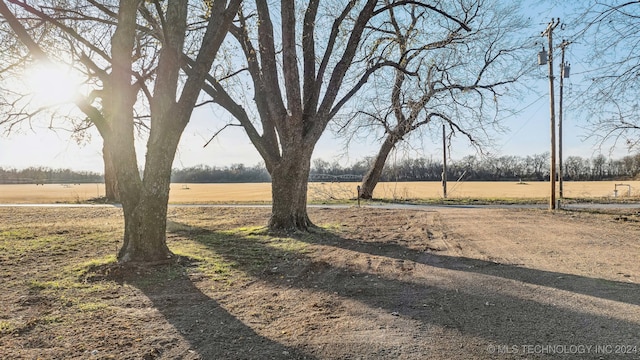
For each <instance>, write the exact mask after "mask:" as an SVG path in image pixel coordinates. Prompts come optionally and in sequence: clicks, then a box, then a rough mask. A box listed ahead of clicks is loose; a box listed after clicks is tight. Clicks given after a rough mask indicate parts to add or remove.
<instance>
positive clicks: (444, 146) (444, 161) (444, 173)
mask: <svg viewBox="0 0 640 360" xmlns="http://www.w3.org/2000/svg"><path fill="white" fill-rule="evenodd" d="M442 197H443V198H444V199H446V198H447V143H446V137H445V124H442Z"/></svg>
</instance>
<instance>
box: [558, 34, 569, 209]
mask: <svg viewBox="0 0 640 360" xmlns="http://www.w3.org/2000/svg"><path fill="white" fill-rule="evenodd" d="M569 44H570V43H569V42H568V41H567V40H562V43H561V44H560V46H559V47H560V49H561V50H562V56H561V59H560V102H559V104H558V105H559V106H560V109H559V112H558V185H559V188H560V190H559V194H558V195H560V199H562V198H563V197H564V194H563V190H564V189H563V185H564V180H563V177H564V173H563V170H562V113H563V111H562V89H563V86H564V78H568V77H569V65H568V64H566V63H565V62H564V51H565V48H566V47H567V46H569Z"/></svg>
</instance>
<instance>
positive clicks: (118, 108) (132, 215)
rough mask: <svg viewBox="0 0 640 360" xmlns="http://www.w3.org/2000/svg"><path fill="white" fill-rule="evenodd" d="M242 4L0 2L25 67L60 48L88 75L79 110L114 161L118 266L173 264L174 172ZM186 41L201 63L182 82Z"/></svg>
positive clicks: (215, 0)
mask: <svg viewBox="0 0 640 360" xmlns="http://www.w3.org/2000/svg"><path fill="white" fill-rule="evenodd" d="M240 2H241V1H240V0H230V1H228V2H227V1H224V0H213V1H210V2H208V3H209V5H208V6H205V4H200V5H199V6H196V5H194V4H192V3H191V2H189V1H188V0H169V1H166V2H162V3H161V2H159V1H140V0H136V1H133V0H121V1H120V2H119V3H116V2H112V1H108V2H99V1H95V0H89V1H87V2H86V3H85V2H80V3H78V4H75V5H73V4H69V3H67V2H64V1H55V0H52V1H47V2H40V3H39V4H38V5H37V7H31V6H30V5H29V4H27V3H25V2H21V1H15V0H7V1H0V15H2V19H3V20H4V23H3V24H2V25H3V29H5V31H11V32H12V33H13V34H14V35H16V36H17V37H18V38H19V39H20V41H21V42H22V43H23V44H24V45H25V47H26V48H27V49H28V53H29V55H30V56H31V57H33V58H34V59H36V60H38V61H52V59H53V58H54V57H55V56H54V55H55V54H58V53H59V51H60V48H59V47H58V46H59V45H68V46H66V47H65V48H64V49H65V51H66V52H65V54H64V56H65V57H66V59H69V60H72V61H73V62H75V63H77V64H79V65H80V66H81V67H83V68H84V70H85V74H89V75H91V78H90V79H87V82H88V83H89V85H90V87H91V88H92V91H90V92H89V93H88V94H85V95H83V96H78V97H77V98H76V99H75V105H76V106H77V108H78V109H79V110H80V111H82V112H83V113H84V114H85V115H86V116H87V118H88V119H89V120H90V121H91V122H92V123H93V124H94V125H95V126H96V128H97V129H98V131H99V133H100V135H101V136H102V138H103V139H104V146H105V149H106V151H108V152H109V154H110V155H111V157H112V159H113V163H114V166H115V175H116V177H117V180H118V181H117V183H118V188H119V192H120V196H121V200H122V207H123V211H124V218H125V232H124V245H123V247H122V248H121V249H120V252H119V254H118V259H119V261H121V262H145V263H146V262H158V261H167V259H170V258H171V257H172V253H171V251H170V250H169V249H168V248H167V245H166V213H167V203H168V198H169V184H170V176H171V165H172V163H173V159H174V156H175V152H176V149H177V146H178V142H179V140H180V136H181V134H182V132H183V131H184V128H185V126H186V125H187V123H188V122H189V119H190V117H191V113H192V111H193V108H194V106H195V105H196V101H197V99H198V96H199V94H200V92H201V89H202V86H203V82H204V78H205V76H206V74H207V73H208V71H209V69H210V68H211V65H212V63H213V61H214V59H215V57H216V54H217V53H218V49H219V48H220V46H221V44H222V42H223V40H224V38H225V36H226V34H227V31H228V27H229V26H230V24H231V21H232V20H233V18H234V17H235V15H236V13H237V9H238V8H239V5H240ZM205 14H206V16H204V15H205ZM193 19H199V20H198V23H197V24H196V23H194V22H193V21H192V20H193ZM203 19H204V20H203ZM44 23H46V24H49V25H50V26H53V27H54V28H55V29H56V31H53V32H52V33H51V34H43V33H42V32H40V31H39V29H40V27H39V26H37V25H38V24H44ZM79 25H82V26H83V27H82V29H83V31H82V32H79V31H77V30H78V29H79V28H80V27H79ZM9 29H10V30H9ZM98 34H99V36H98ZM105 34H108V36H105ZM41 37H42V38H41ZM187 39H195V40H193V41H192V42H190V45H191V46H193V50H194V51H195V53H196V54H197V56H196V57H195V60H194V62H193V64H192V65H191V66H190V67H189V70H188V71H187V73H185V72H183V71H182V69H183V68H184V67H185V62H184V55H183V53H184V49H185V43H186V40H187ZM140 94H143V97H144V99H146V101H147V102H148V105H149V114H150V118H149V137H148V141H147V148H146V150H147V152H146V160H145V166H144V171H143V172H142V174H141V173H140V169H139V167H138V162H137V157H136V150H135V144H134V132H135V107H136V103H138V102H139V101H140V98H141V96H139V95H140Z"/></svg>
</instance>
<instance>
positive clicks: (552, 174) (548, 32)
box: [538, 18, 560, 210]
mask: <svg viewBox="0 0 640 360" xmlns="http://www.w3.org/2000/svg"><path fill="white" fill-rule="evenodd" d="M559 24H560V18H558V19H555V20H554V19H551V22H549V25H547V28H546V29H545V30H544V31H543V32H542V36H546V37H547V38H548V39H549V58H548V63H549V99H550V112H551V166H550V169H549V183H550V184H551V189H550V191H551V193H550V196H549V210H554V209H555V208H556V106H555V98H554V96H555V94H554V91H553V88H554V87H553V80H554V78H553V30H555V28H556V27H557V26H558V25H559ZM543 51H544V48H543ZM538 60H540V55H538ZM540 65H544V63H541V64H540Z"/></svg>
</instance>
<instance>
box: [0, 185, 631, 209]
mask: <svg viewBox="0 0 640 360" xmlns="http://www.w3.org/2000/svg"><path fill="white" fill-rule="evenodd" d="M618 183H624V184H628V185H630V186H631V195H632V196H633V197H638V196H640V181H624V182H618V181H597V182H565V185H564V192H565V193H564V196H565V197H567V198H606V197H613V194H614V189H615V184H618ZM357 185H358V183H351V182H344V183H310V184H309V199H310V200H311V201H329V200H344V199H353V198H355V196H356V187H357ZM627 191H628V188H627V187H626V186H625V187H619V188H618V196H619V197H625V196H626V195H627ZM548 192H549V183H547V182H527V183H518V182H463V183H455V182H450V183H449V184H448V197H449V198H473V199H527V198H529V199H530V198H545V197H547V194H548ZM100 196H104V185H102V184H81V185H58V184H48V185H44V186H42V185H0V203H5V204H6V203H18V204H21V203H22V204H26V203H55V202H62V203H77V202H84V201H86V200H88V199H91V198H97V197H100ZM374 197H376V198H383V199H398V200H406V199H437V198H441V197H442V185H441V183H440V182H398V183H390V182H389V183H381V184H379V185H378V187H377V189H376V192H375V193H374ZM169 201H170V202H171V203H233V202H240V203H243V202H256V203H260V202H270V201H271V184H270V183H257V184H173V185H172V186H171V193H170V199H169Z"/></svg>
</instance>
